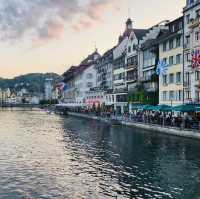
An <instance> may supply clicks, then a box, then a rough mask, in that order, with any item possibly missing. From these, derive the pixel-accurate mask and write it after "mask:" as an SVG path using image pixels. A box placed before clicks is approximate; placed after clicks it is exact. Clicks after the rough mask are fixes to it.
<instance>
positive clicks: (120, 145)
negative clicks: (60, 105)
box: [0, 110, 200, 199]
mask: <svg viewBox="0 0 200 199" xmlns="http://www.w3.org/2000/svg"><path fill="white" fill-rule="evenodd" d="M199 187H200V142H199V141H195V140H187V139H183V138H176V137H170V136H161V135H157V134H154V133H153V132H152V133H149V132H143V131H142V130H138V129H134V128H128V127H110V126H108V125H105V124H102V123H100V122H96V121H88V120H85V119H78V118H73V117H61V116H58V115H47V114H46V113H45V112H42V111H8V110H7V111H0V199H21V198H22V199H23V198H27V199H29V198H31V199H40V198H41V199H52V198H55V199H68V198H69V199H110V198H111V199H112V198H114V199H130V198H133V199H151V198H152V199H157V198H158V199H171V198H175V199H198V198H200V188H199Z"/></svg>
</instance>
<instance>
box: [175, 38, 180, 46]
mask: <svg viewBox="0 0 200 199" xmlns="http://www.w3.org/2000/svg"><path fill="white" fill-rule="evenodd" d="M180 46H181V37H177V38H176V47H180Z"/></svg>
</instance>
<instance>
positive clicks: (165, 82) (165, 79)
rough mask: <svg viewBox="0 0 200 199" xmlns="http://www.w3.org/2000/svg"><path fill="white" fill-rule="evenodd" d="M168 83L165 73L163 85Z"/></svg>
mask: <svg viewBox="0 0 200 199" xmlns="http://www.w3.org/2000/svg"><path fill="white" fill-rule="evenodd" d="M166 84H167V75H163V85H166Z"/></svg>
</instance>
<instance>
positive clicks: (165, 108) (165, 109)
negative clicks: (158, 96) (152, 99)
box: [155, 104, 172, 112]
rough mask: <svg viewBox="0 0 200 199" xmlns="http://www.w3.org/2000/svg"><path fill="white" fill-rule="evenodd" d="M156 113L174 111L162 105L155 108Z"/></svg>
mask: <svg viewBox="0 0 200 199" xmlns="http://www.w3.org/2000/svg"><path fill="white" fill-rule="evenodd" d="M155 111H162V112H169V111H172V107H171V106H168V105H165V104H162V105H158V106H155Z"/></svg>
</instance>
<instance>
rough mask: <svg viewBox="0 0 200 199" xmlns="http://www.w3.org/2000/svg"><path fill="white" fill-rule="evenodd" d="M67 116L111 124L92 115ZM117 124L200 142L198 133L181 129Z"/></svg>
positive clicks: (199, 132)
mask: <svg viewBox="0 0 200 199" xmlns="http://www.w3.org/2000/svg"><path fill="white" fill-rule="evenodd" d="M68 115H70V116H75V117H81V118H86V119H93V120H98V121H102V122H105V123H108V124H111V120H110V119H106V118H102V117H98V116H92V115H86V114H82V113H74V112H68ZM119 123H121V124H122V125H126V126H130V127H136V128H140V129H144V130H147V131H149V132H152V131H153V132H154V133H160V134H168V135H173V136H179V137H186V138H194V139H199V140H200V131H192V130H191V131H190V130H181V129H178V128H173V127H162V126H158V125H152V124H143V123H137V122H130V121H125V120H119Z"/></svg>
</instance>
